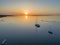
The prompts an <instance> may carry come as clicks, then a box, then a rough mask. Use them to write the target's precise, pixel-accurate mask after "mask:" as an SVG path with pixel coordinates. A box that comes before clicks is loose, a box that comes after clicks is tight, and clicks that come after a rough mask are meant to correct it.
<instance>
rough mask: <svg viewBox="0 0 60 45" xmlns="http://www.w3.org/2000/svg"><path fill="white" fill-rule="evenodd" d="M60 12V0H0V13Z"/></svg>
mask: <svg viewBox="0 0 60 45" xmlns="http://www.w3.org/2000/svg"><path fill="white" fill-rule="evenodd" d="M25 12H28V13H29V14H38V15H40V14H60V0H0V14H24V13H25Z"/></svg>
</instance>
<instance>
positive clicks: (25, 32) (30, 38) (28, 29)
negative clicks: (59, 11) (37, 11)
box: [0, 16, 60, 45]
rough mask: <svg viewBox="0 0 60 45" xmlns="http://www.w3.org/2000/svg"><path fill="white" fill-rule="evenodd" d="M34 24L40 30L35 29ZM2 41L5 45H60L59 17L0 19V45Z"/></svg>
mask: <svg viewBox="0 0 60 45" xmlns="http://www.w3.org/2000/svg"><path fill="white" fill-rule="evenodd" d="M36 21H37V22H36ZM36 23H38V24H40V28H36V27H35V24H36ZM48 31H51V32H53V34H49V33H48ZM4 39H6V40H7V44H6V45H60V16H13V17H4V18H0V45H1V43H2V41H3V40H4Z"/></svg>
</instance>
